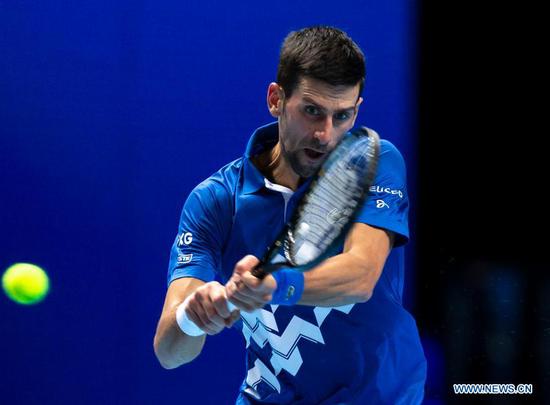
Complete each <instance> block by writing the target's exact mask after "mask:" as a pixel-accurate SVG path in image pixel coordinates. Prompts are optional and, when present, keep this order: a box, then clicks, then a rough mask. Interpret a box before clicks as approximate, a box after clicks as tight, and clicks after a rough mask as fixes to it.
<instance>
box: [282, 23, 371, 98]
mask: <svg viewBox="0 0 550 405" xmlns="http://www.w3.org/2000/svg"><path fill="white" fill-rule="evenodd" d="M304 77H309V78H312V79H317V80H320V81H322V82H325V83H327V84H330V85H332V86H341V85H347V86H355V85H356V84H359V95H361V92H362V90H363V85H364V82H365V57H364V55H363V52H361V49H360V48H359V47H358V46H357V44H356V43H355V42H353V40H352V39H351V38H350V37H348V36H347V35H346V33H345V32H343V31H340V30H339V29H337V28H333V27H310V28H304V29H302V30H300V31H293V32H291V33H290V34H288V35H287V37H286V38H285V40H284V42H283V46H282V48H281V54H280V57H279V67H278V69H277V83H278V84H279V86H281V87H282V88H283V89H284V91H285V95H286V97H287V98H290V96H291V95H292V93H293V92H294V90H295V88H296V86H297V85H298V83H299V82H300V80H301V79H302V78H304Z"/></svg>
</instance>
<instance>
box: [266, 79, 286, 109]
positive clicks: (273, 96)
mask: <svg viewBox="0 0 550 405" xmlns="http://www.w3.org/2000/svg"><path fill="white" fill-rule="evenodd" d="M284 97H285V95H284V91H283V88H282V87H281V86H279V85H278V84H277V83H275V82H273V83H270V84H269V86H268V88H267V108H268V109H269V113H270V114H271V115H272V116H273V117H275V118H278V117H279V116H280V115H281V112H282V111H283V102H284Z"/></svg>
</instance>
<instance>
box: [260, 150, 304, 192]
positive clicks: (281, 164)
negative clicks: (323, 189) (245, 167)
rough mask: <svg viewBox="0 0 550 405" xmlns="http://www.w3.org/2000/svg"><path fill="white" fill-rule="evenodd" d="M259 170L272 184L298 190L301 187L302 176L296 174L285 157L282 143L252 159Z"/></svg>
mask: <svg viewBox="0 0 550 405" xmlns="http://www.w3.org/2000/svg"><path fill="white" fill-rule="evenodd" d="M252 162H253V163H254V165H255V166H256V167H257V168H258V170H259V171H260V172H261V173H262V174H263V175H264V176H265V177H266V178H267V179H268V180H269V181H271V182H272V183H275V184H279V185H281V186H285V187H287V188H290V189H291V190H296V189H297V188H298V186H299V185H300V180H301V179H300V176H298V175H297V174H296V173H294V170H292V167H291V166H290V164H289V163H288V162H287V161H286V159H285V158H284V157H283V154H282V150H281V143H280V142H277V144H276V145H275V146H274V147H273V148H271V149H270V150H267V151H265V152H263V153H261V154H259V155H257V156H254V157H253V158H252Z"/></svg>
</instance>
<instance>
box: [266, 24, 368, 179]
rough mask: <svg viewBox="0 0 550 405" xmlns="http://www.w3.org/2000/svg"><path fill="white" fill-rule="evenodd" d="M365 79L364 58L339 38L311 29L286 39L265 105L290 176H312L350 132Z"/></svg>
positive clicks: (341, 35) (335, 32) (345, 39)
mask: <svg viewBox="0 0 550 405" xmlns="http://www.w3.org/2000/svg"><path fill="white" fill-rule="evenodd" d="M364 79H365V62H364V56H363V53H362V52H361V50H360V49H359V47H358V46H357V45H356V44H355V43H354V42H353V41H352V40H351V39H350V38H349V37H348V36H347V35H346V34H345V33H344V32H342V31H340V30H338V29H336V28H330V27H312V28H305V29H303V30H301V31H297V32H292V33H290V34H289V35H288V36H287V38H286V39H285V41H284V43H283V47H282V49H281V56H280V61H279V69H278V74H277V83H271V84H270V85H269V88H268V94H267V102H268V107H269V110H270V112H271V114H272V115H273V116H274V117H276V118H277V119H278V121H279V143H280V150H281V152H282V157H283V158H284V160H285V161H286V162H287V163H288V164H289V165H290V167H291V168H292V170H293V171H294V173H295V174H297V175H299V176H300V177H309V176H311V175H312V174H313V173H315V171H316V170H317V169H318V168H319V166H320V165H321V164H322V163H323V161H324V160H325V158H326V156H327V155H328V152H330V151H331V150H332V149H333V148H334V147H335V145H336V144H337V143H338V141H339V140H340V139H341V138H342V136H343V135H344V134H345V133H346V132H347V131H349V130H350V129H351V128H352V127H353V125H354V123H355V119H356V117H357V111H358V108H359V105H360V104H361V102H362V101H363V99H362V98H361V97H360V94H361V91H362V88H363V84H364Z"/></svg>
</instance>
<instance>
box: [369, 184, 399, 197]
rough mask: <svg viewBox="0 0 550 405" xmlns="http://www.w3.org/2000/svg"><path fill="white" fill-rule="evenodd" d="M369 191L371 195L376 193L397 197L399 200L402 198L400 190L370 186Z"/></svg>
mask: <svg viewBox="0 0 550 405" xmlns="http://www.w3.org/2000/svg"><path fill="white" fill-rule="evenodd" d="M369 191H370V192H371V193H378V194H382V193H385V194H392V195H398V196H399V198H403V191H401V190H394V189H391V188H389V187H381V186H370V188H369Z"/></svg>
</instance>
